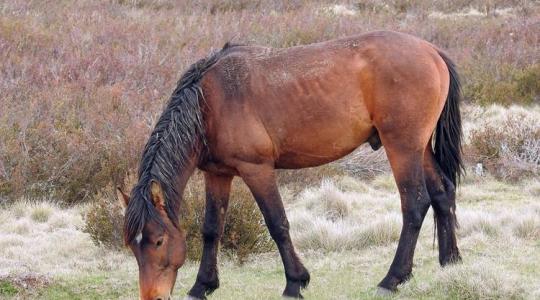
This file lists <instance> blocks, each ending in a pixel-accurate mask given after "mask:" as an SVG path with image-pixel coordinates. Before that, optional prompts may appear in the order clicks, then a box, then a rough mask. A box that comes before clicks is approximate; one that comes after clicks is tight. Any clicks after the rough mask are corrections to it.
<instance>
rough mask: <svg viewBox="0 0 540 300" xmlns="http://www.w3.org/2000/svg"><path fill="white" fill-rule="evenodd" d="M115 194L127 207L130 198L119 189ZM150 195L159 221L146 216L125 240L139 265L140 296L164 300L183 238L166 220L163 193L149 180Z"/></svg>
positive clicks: (178, 263)
mask: <svg viewBox="0 0 540 300" xmlns="http://www.w3.org/2000/svg"><path fill="white" fill-rule="evenodd" d="M118 193H119V195H118V196H119V199H120V200H121V202H123V203H122V204H123V205H124V207H127V206H128V204H129V202H130V197H129V196H128V195H126V194H125V193H124V192H122V190H121V189H120V188H119V189H118ZM151 198H152V199H151V200H152V203H153V205H154V207H155V209H156V211H157V213H158V214H159V217H160V219H161V220H156V219H154V218H149V219H148V220H146V221H145V222H144V226H143V228H142V230H141V231H139V232H137V233H136V236H135V237H134V238H132V239H126V243H127V245H128V246H129V248H130V249H131V251H132V252H133V254H134V255H135V258H136V259H137V264H138V265H139V293H140V294H139V295H140V299H144V300H146V299H149V300H150V299H151V300H157V299H161V300H166V299H170V297H171V293H172V290H173V288H174V283H175V281H176V275H177V273H178V269H179V268H180V267H181V266H182V265H183V264H184V261H185V258H186V237H185V235H184V233H183V232H182V231H181V230H180V229H179V228H177V226H175V225H174V224H173V222H172V221H171V220H170V219H169V217H168V215H167V212H166V210H165V201H164V195H163V192H162V190H161V187H160V185H159V184H158V183H157V182H155V181H153V182H152V183H151ZM127 217H128V216H127V214H126V218H127ZM124 234H127V233H126V232H125V233H124ZM126 236H129V235H126Z"/></svg>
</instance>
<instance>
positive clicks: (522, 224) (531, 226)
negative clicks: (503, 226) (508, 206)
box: [513, 216, 540, 241]
mask: <svg viewBox="0 0 540 300" xmlns="http://www.w3.org/2000/svg"><path fill="white" fill-rule="evenodd" d="M513 232H514V234H515V235H516V236H517V237H520V238H523V239H528V240H531V241H538V240H540V217H538V216H526V217H524V218H521V219H520V220H519V221H518V223H517V224H515V225H514V228H513Z"/></svg>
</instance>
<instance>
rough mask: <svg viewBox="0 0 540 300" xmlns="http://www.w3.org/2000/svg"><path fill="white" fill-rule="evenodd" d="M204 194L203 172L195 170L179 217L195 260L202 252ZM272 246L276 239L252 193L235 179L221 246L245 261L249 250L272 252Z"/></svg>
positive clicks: (185, 193)
mask: <svg viewBox="0 0 540 300" xmlns="http://www.w3.org/2000/svg"><path fill="white" fill-rule="evenodd" d="M204 194H205V192H204V182H203V179H202V175H201V174H196V175H195V176H193V177H192V179H191V180H190V183H189V185H188V187H187V188H186V191H185V192H184V205H183V209H182V219H181V220H180V222H181V223H182V226H183V227H184V228H185V230H186V233H187V244H188V258H189V259H192V260H200V258H201V255H202V244H203V239H202V234H201V228H202V225H203V222H204V209H205V199H204ZM273 249H274V242H273V241H272V239H271V237H270V234H269V232H268V229H267V227H266V225H265V223H264V220H263V218H262V214H261V213H260V211H259V208H258V206H257V204H256V202H255V200H254V199H253V196H252V195H251V193H250V192H249V190H248V188H247V187H246V186H245V184H243V182H241V181H240V180H234V181H233V187H232V189H231V196H230V201H229V209H228V211H227V217H226V220H225V228H224V233H223V237H222V239H221V250H222V251H223V252H225V253H226V254H227V255H230V256H233V257H236V258H237V260H238V262H239V263H243V262H245V261H246V260H247V259H248V257H249V255H250V254H255V253H264V252H269V251H272V250H273Z"/></svg>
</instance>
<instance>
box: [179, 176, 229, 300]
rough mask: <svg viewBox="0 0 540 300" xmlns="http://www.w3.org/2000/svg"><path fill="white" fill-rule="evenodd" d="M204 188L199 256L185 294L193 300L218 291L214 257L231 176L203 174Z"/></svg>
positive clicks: (220, 233)
mask: <svg viewBox="0 0 540 300" xmlns="http://www.w3.org/2000/svg"><path fill="white" fill-rule="evenodd" d="M204 179H205V187H206V210H205V215H204V225H203V228H202V235H203V243H204V245H203V253H202V257H201V264H200V266H199V273H198V274H197V280H196V281H195V284H194V285H193V287H192V288H191V290H190V291H189V293H188V294H189V295H190V296H191V297H193V298H196V299H206V295H208V294H210V293H212V292H213V291H214V290H215V289H217V288H218V287H219V279H218V269H217V253H218V245H219V240H220V239H221V236H222V234H223V226H224V220H225V214H226V212H227V207H228V204H229V194H230V190H231V182H232V179H233V177H232V176H219V175H214V174H210V173H206V172H205V173H204Z"/></svg>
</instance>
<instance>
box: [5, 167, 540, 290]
mask: <svg viewBox="0 0 540 300" xmlns="http://www.w3.org/2000/svg"><path fill="white" fill-rule="evenodd" d="M390 180H391V177H390V176H389V175H382V176H380V177H378V178H376V179H375V181H374V182H389V181H390ZM467 182H470V183H466V184H465V185H464V186H463V188H461V189H460V190H459V195H458V210H457V215H458V221H459V223H460V229H459V230H458V238H459V245H460V247H461V251H462V254H463V257H464V262H463V263H462V264H460V265H457V266H453V267H449V268H445V269H440V268H439V267H438V264H437V258H436V256H437V254H436V250H434V249H432V234H433V231H432V230H433V221H432V217H431V215H428V216H427V217H426V221H425V222H424V226H423V229H422V233H421V237H420V240H419V244H418V248H417V251H416V260H415V277H414V278H413V279H412V281H411V282H409V283H407V284H405V285H403V286H402V287H401V290H400V292H399V293H398V294H396V295H395V297H393V298H397V299H417V298H445V299H454V298H467V299H523V298H530V299H532V298H535V297H538V296H540V281H539V280H538V278H540V274H539V273H538V270H540V265H538V262H539V261H540V256H539V252H538V246H539V244H538V241H539V239H540V204H539V203H538V201H537V200H538V196H537V194H535V193H536V190H535V189H534V188H533V189H531V188H529V187H531V186H534V184H535V181H529V182H524V183H520V184H519V185H517V186H516V185H509V184H506V183H503V182H500V181H496V180H494V179H490V178H477V179H475V180H474V181H473V180H467ZM536 184H538V183H536ZM383 186H386V187H385V188H380V187H376V186H375V185H373V184H371V183H369V182H365V181H359V180H356V179H353V178H351V177H346V176H345V177H341V178H336V179H335V180H333V181H329V180H326V181H323V182H322V183H321V185H320V186H319V187H313V188H309V189H307V190H305V191H303V192H301V193H300V194H299V195H298V196H296V197H292V198H290V199H288V200H287V205H286V208H287V213H288V215H289V219H290V223H291V234H292V237H293V241H294V243H295V244H296V247H297V248H298V249H299V251H300V253H301V256H302V257H303V260H304V261H305V263H306V265H307V267H308V268H309V269H310V270H311V273H312V277H313V280H312V284H311V286H310V288H309V289H308V290H307V291H306V296H307V297H309V298H310V299H330V298H339V299H356V298H373V297H374V296H373V295H374V287H375V285H376V283H377V279H380V278H382V276H383V275H384V272H385V271H386V268H387V267H388V264H389V262H390V261H391V259H392V255H393V253H394V251H395V247H396V243H397V239H398V237H399V231H400V227H401V217H400V207H399V199H398V195H397V191H396V189H395V188H391V187H389V185H387V184H385V185H383ZM482 195H483V196H482ZM482 198H483V199H482ZM36 208H39V209H44V210H47V211H50V215H49V218H48V220H47V221H44V222H39V221H35V220H34V219H33V218H32V217H31V212H32V211H35V210H36ZM86 210H87V207H83V206H76V207H73V208H69V209H65V208H60V207H57V206H56V205H53V204H50V203H48V202H42V203H37V204H36V203H33V202H24V201H20V202H17V203H16V204H13V205H11V206H8V207H5V208H4V209H3V210H2V211H1V212H0V222H1V224H3V225H2V226H1V227H0V237H1V239H0V249H1V250H0V283H3V284H4V286H3V287H2V288H4V289H5V291H6V292H5V293H4V292H3V294H2V297H8V298H9V297H13V296H16V295H18V296H22V297H23V298H24V297H30V296H31V297H39V298H45V299H57V298H109V299H117V298H132V297H135V296H136V293H137V288H136V278H137V276H136V272H137V267H136V264H135V261H134V259H133V258H132V257H131V255H130V254H129V253H128V252H125V251H110V250H105V249H104V248H100V247H97V246H95V245H94V243H92V240H91V238H90V237H89V235H87V234H85V233H83V231H82V227H83V220H82V217H81V215H82V213H83V212H84V211H86ZM21 211H24V212H25V213H24V214H22V215H21ZM430 214H431V213H430ZM191 246H195V245H191ZM220 268H221V270H222V276H221V282H222V288H220V289H219V290H218V291H216V293H215V294H214V295H213V298H215V299H235V298H238V297H247V298H252V297H253V298H258V299H279V292H280V290H281V289H282V288H283V286H282V284H283V278H282V267H281V262H280V261H279V257H278V254H277V251H273V252H271V253H268V254H257V255H252V256H250V258H249V259H248V260H247V261H245V263H244V264H243V265H242V266H240V265H238V264H236V260H232V259H230V258H228V257H227V256H223V257H222V260H221V262H220ZM196 272H197V263H196V262H188V264H187V265H186V267H185V268H183V269H182V271H181V272H180V276H179V279H178V283H177V286H178V288H179V289H180V291H177V292H176V293H175V294H176V295H178V294H180V295H184V294H185V293H186V291H187V289H188V288H189V287H190V285H191V284H192V283H193V281H194V277H195V275H196ZM29 276H30V277H29ZM24 278H38V279H39V280H40V281H39V282H43V284H42V285H38V286H35V287H32V286H28V287H26V288H21V285H20V284H17V283H16V282H21V281H22V282H24ZM12 288H14V289H15V293H13V289H12ZM10 295H11V296H10Z"/></svg>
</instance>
